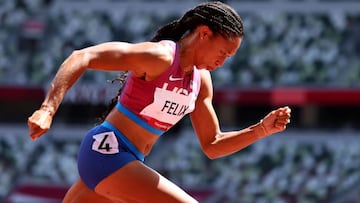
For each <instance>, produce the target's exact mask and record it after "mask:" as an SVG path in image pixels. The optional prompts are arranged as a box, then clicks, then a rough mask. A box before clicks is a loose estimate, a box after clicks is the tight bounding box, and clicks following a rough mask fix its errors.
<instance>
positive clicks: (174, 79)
mask: <svg viewBox="0 0 360 203" xmlns="http://www.w3.org/2000/svg"><path fill="white" fill-rule="evenodd" d="M183 79H184V78H174V77H173V76H172V75H170V77H169V80H170V81H179V80H183Z"/></svg>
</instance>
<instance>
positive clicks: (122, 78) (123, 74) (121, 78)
mask: <svg viewBox="0 0 360 203" xmlns="http://www.w3.org/2000/svg"><path fill="white" fill-rule="evenodd" d="M127 76H128V71H123V72H121V73H120V75H119V76H118V77H116V78H115V79H113V80H108V82H109V83H114V82H115V81H117V82H119V83H120V88H119V90H118V92H117V94H116V96H115V97H113V98H112V99H111V101H110V103H109V105H108V106H107V108H106V110H105V111H104V112H103V113H102V115H101V116H100V117H99V118H97V121H96V125H99V124H101V123H102V122H104V121H105V118H106V116H107V115H108V114H109V113H110V111H111V110H112V109H113V108H114V107H115V105H116V103H117V101H118V99H119V96H120V94H121V92H122V90H123V87H124V84H125V81H126V78H127Z"/></svg>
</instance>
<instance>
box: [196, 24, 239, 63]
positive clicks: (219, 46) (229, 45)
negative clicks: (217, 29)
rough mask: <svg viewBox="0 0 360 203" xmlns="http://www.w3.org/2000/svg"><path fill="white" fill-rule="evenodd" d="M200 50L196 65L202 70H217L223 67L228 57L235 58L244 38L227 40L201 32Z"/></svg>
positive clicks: (209, 32) (208, 31) (205, 31)
mask: <svg viewBox="0 0 360 203" xmlns="http://www.w3.org/2000/svg"><path fill="white" fill-rule="evenodd" d="M199 36H200V40H199V47H198V48H199V49H198V50H197V52H196V57H195V58H196V60H195V63H196V64H195V65H196V66H197V67H198V68H200V69H207V70H215V69H216V68H218V67H221V66H222V65H223V64H224V62H225V60H226V59H227V58H228V57H231V56H233V55H234V54H235V53H236V51H237V49H238V48H239V47H240V44H241V41H242V38H241V37H234V38H230V39H225V38H224V37H223V36H221V35H219V34H217V35H215V34H214V33H212V32H211V30H206V29H205V30H203V31H202V32H201V31H200V34H199Z"/></svg>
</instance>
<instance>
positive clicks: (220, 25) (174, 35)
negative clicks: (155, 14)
mask: <svg viewBox="0 0 360 203" xmlns="http://www.w3.org/2000/svg"><path fill="white" fill-rule="evenodd" d="M199 25H207V26H208V27H209V28H210V29H211V30H212V31H213V32H215V33H219V34H221V35H223V36H224V37H226V38H229V37H238V36H239V37H242V36H243V35H244V32H243V21H242V19H241V17H240V16H239V14H237V12H236V11H235V10H234V9H233V8H231V7H230V6H228V5H227V4H224V3H222V2H219V1H215V2H206V3H202V4H199V5H198V6H196V7H195V8H193V9H191V10H189V11H188V12H186V13H185V14H184V16H183V17H181V18H180V19H178V20H175V21H172V22H171V23H169V24H167V25H165V26H163V27H161V28H160V29H159V30H158V31H157V33H156V35H155V36H154V37H153V38H152V39H151V41H152V42H157V41H160V40H173V41H175V42H177V41H179V40H180V38H181V37H182V36H183V35H184V34H185V33H186V32H187V31H192V30H193V29H195V28H196V27H197V26H199Z"/></svg>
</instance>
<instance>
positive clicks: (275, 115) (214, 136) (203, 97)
mask: <svg viewBox="0 0 360 203" xmlns="http://www.w3.org/2000/svg"><path fill="white" fill-rule="evenodd" d="M212 99H213V87H212V82H211V76H210V73H209V71H206V70H201V87H200V92H199V95H198V98H197V101H196V104H195V110H194V111H193V112H192V113H191V114H190V118H191V122H192V125H193V128H194V130H195V133H196V135H197V136H198V138H199V141H200V144H201V148H202V150H203V151H204V153H205V154H206V155H207V156H208V157H209V158H210V159H215V158H219V157H223V156H226V155H229V154H232V153H234V152H237V151H239V150H241V149H243V148H245V147H247V146H248V145H250V144H252V143H254V142H255V141H257V140H259V139H261V138H263V137H266V136H268V135H271V134H274V133H277V132H281V131H283V130H285V128H286V124H288V123H289V122H290V112H291V110H290V108H289V107H282V108H278V109H276V110H273V111H271V112H270V113H269V114H268V115H266V116H265V117H264V118H263V119H262V120H261V122H259V123H257V124H255V125H252V126H249V127H248V128H245V129H242V130H239V131H229V132H221V130H220V126H219V120H218V118H217V115H216V112H215V110H214V107H213V105H212Z"/></svg>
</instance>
